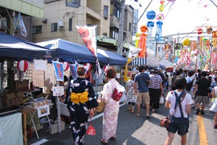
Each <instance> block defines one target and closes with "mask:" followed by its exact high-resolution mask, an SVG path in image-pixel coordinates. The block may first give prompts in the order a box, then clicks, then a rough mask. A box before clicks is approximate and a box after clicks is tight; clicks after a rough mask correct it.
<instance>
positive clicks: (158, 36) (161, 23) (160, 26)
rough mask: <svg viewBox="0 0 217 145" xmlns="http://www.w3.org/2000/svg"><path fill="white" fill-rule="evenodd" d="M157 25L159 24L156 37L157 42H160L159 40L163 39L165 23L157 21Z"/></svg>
mask: <svg viewBox="0 0 217 145" xmlns="http://www.w3.org/2000/svg"><path fill="white" fill-rule="evenodd" d="M156 24H157V28H156V34H155V37H156V40H158V41H159V40H161V37H162V25H163V22H161V21H157V22H156Z"/></svg>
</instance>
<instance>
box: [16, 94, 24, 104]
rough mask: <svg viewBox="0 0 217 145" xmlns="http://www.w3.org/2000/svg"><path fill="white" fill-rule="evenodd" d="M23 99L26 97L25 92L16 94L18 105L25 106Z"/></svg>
mask: <svg viewBox="0 0 217 145" xmlns="http://www.w3.org/2000/svg"><path fill="white" fill-rule="evenodd" d="M23 97H24V93H23V92H18V93H16V105H20V104H23Z"/></svg>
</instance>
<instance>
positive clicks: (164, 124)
mask: <svg viewBox="0 0 217 145" xmlns="http://www.w3.org/2000/svg"><path fill="white" fill-rule="evenodd" d="M185 96H186V93H185V94H184V96H183V98H182V100H181V102H180V103H179V105H181V103H182V101H183V100H184V99H185ZM179 105H177V106H176V109H175V111H174V112H173V113H172V114H171V115H170V116H167V117H164V118H162V119H161V120H160V126H161V127H165V128H168V127H169V124H170V123H171V120H170V119H171V118H172V117H173V115H174V114H175V113H176V111H177V109H178V106H179Z"/></svg>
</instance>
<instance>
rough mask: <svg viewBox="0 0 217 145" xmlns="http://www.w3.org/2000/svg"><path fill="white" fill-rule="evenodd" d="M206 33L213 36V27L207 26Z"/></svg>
mask: <svg viewBox="0 0 217 145" xmlns="http://www.w3.org/2000/svg"><path fill="white" fill-rule="evenodd" d="M206 33H207V34H212V26H207V27H206Z"/></svg>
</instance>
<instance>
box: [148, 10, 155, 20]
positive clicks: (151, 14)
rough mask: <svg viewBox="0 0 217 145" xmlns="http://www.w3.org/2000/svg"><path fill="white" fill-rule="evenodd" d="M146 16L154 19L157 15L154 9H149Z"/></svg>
mask: <svg viewBox="0 0 217 145" xmlns="http://www.w3.org/2000/svg"><path fill="white" fill-rule="evenodd" d="M146 17H147V18H148V19H149V20H153V19H154V18H155V17H156V13H155V11H153V10H151V11H148V12H147V15H146Z"/></svg>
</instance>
